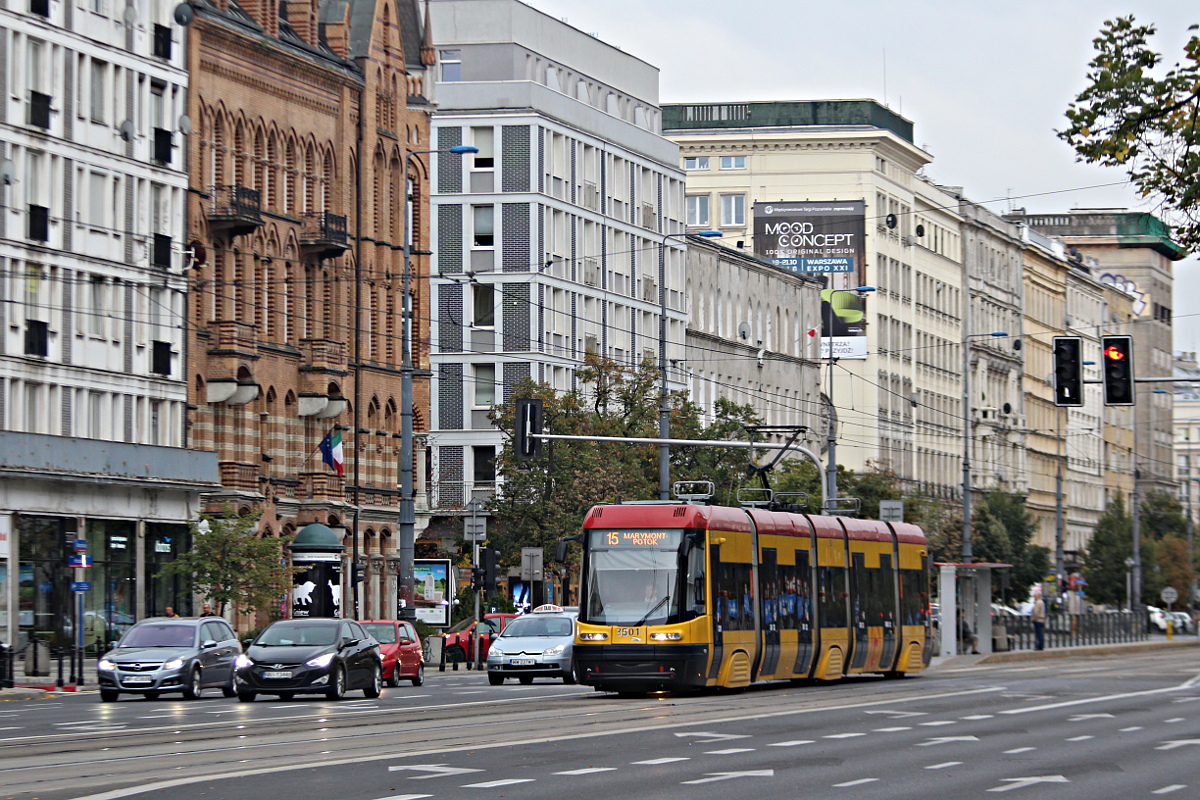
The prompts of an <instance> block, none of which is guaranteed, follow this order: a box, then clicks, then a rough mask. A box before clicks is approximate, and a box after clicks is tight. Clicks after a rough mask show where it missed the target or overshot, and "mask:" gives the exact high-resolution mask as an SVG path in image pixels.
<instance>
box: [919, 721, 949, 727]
mask: <svg viewBox="0 0 1200 800" xmlns="http://www.w3.org/2000/svg"><path fill="white" fill-rule="evenodd" d="M917 724H918V725H925V726H928V727H930V728H934V727H937V726H938V725H954V724H956V723H955V721H954V720H952V719H939V720H936V721H934V722H918V723H917Z"/></svg>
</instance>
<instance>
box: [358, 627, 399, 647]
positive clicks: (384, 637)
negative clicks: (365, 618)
mask: <svg viewBox="0 0 1200 800" xmlns="http://www.w3.org/2000/svg"><path fill="white" fill-rule="evenodd" d="M362 626H363V627H364V628H366V629H367V633H369V634H371V635H372V636H374V637H375V641H377V642H379V643H380V644H395V643H396V626H395V625H393V624H392V623H390V622H364V623H363V624H362Z"/></svg>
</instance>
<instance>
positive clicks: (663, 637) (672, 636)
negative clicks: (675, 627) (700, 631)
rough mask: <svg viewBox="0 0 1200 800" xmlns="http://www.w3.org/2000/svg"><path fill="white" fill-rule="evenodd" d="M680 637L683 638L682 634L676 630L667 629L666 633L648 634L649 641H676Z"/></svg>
mask: <svg viewBox="0 0 1200 800" xmlns="http://www.w3.org/2000/svg"><path fill="white" fill-rule="evenodd" d="M682 638H683V634H682V633H679V632H677V631H667V632H666V633H652V634H650V641H652V642H678V641H679V640H680V639H682Z"/></svg>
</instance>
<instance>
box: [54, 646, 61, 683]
mask: <svg viewBox="0 0 1200 800" xmlns="http://www.w3.org/2000/svg"><path fill="white" fill-rule="evenodd" d="M62 661H63V651H62V649H61V648H60V649H59V651H58V680H57V681H55V683H54V685H55V686H57V687H58V688H59V689H61V688H62V687H63V663H62Z"/></svg>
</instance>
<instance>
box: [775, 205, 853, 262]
mask: <svg viewBox="0 0 1200 800" xmlns="http://www.w3.org/2000/svg"><path fill="white" fill-rule="evenodd" d="M866 208H867V206H866V202H865V201H863V200H820V201H808V200H806V201H803V202H800V201H796V202H779V203H755V204H754V252H755V253H757V254H758V255H760V256H762V257H763V258H766V259H769V260H770V261H771V262H773V263H774V264H775V266H777V267H782V268H783V269H787V270H791V271H792V272H803V273H811V272H849V273H853V274H857V275H861V274H862V266H863V254H864V247H865V239H866V219H867V210H866Z"/></svg>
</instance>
